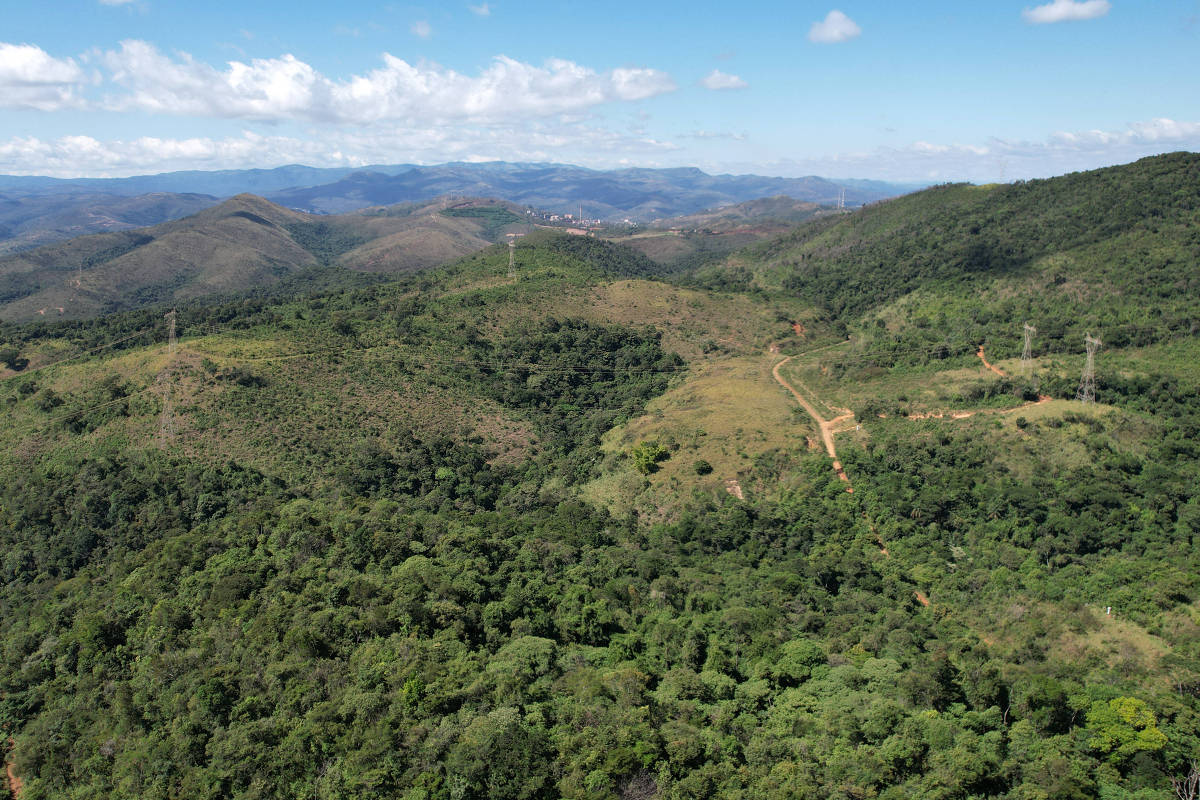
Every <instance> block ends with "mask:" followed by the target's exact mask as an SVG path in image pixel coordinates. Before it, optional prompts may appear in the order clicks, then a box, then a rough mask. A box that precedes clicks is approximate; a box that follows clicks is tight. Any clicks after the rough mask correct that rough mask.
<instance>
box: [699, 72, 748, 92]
mask: <svg viewBox="0 0 1200 800" xmlns="http://www.w3.org/2000/svg"><path fill="white" fill-rule="evenodd" d="M700 85H701V86H703V87H704V88H705V89H714V90H715V89H745V88H746V87H747V86H749V84H748V83H746V82H745V81H744V80H742V79H741V78H739V77H738V76H737V75H729V74H727V73H724V72H721V70H719V69H714V70H713V71H712V72H710V73H708V74H707V75H705V76H704V79H703V80H701V81H700Z"/></svg>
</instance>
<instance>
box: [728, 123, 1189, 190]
mask: <svg viewBox="0 0 1200 800" xmlns="http://www.w3.org/2000/svg"><path fill="white" fill-rule="evenodd" d="M1175 150H1190V151H1196V150H1200V122H1183V121H1177V120H1172V119H1153V120H1149V121H1145V122H1137V123H1133V124H1130V125H1129V126H1128V127H1127V128H1126V129H1125V130H1123V131H1102V130H1091V131H1058V132H1055V133H1052V134H1050V135H1049V136H1047V137H1046V139H1045V140H1043V141H1040V142H1038V141H1033V142H1030V141H1020V140H1011V139H1001V138H993V139H990V140H989V141H987V142H986V143H983V144H979V143H951V144H946V143H935V142H913V143H912V144H909V145H907V146H903V147H894V148H892V147H888V148H878V149H875V150H871V151H867V152H858V153H840V154H836V155H831V156H826V157H819V158H810V159H802V160H789V161H785V162H776V163H774V164H755V165H749V164H739V165H728V164H727V165H724V168H725V169H738V170H742V171H746V170H751V171H755V170H757V171H759V172H763V171H766V172H770V173H773V174H785V175H789V176H800V175H824V176H834V177H863V178H876V179H880V180H892V181H904V182H919V181H925V182H930V183H937V182H943V181H962V180H969V181H976V182H988V181H996V180H1015V179H1018V178H1045V177H1050V176H1052V175H1062V174H1065V173H1068V172H1074V171H1078V170H1087V169H1096V168H1099V167H1104V166H1109V165H1112V164H1123V163H1127V162H1130V161H1136V160H1137V159H1139V158H1144V157H1146V156H1152V155H1157V154H1160V153H1168V152H1172V151H1175Z"/></svg>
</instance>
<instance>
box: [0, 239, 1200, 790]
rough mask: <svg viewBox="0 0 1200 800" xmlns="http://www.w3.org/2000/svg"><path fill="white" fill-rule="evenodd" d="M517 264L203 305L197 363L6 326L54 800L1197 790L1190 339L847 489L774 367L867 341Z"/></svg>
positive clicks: (41, 715)
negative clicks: (93, 799) (1120, 381)
mask: <svg viewBox="0 0 1200 800" xmlns="http://www.w3.org/2000/svg"><path fill="white" fill-rule="evenodd" d="M508 255H509V254H508V248H506V247H504V246H497V247H493V248H489V249H487V250H484V251H482V252H480V253H477V254H474V255H472V256H469V257H467V258H465V259H463V260H461V261H460V262H458V263H456V264H455V265H452V266H449V267H445V268H442V269H438V270H433V271H430V272H425V273H420V274H417V275H412V276H407V277H405V278H403V279H401V280H399V281H396V282H392V283H387V284H380V285H377V286H372V287H369V288H365V289H359V290H355V291H342V292H333V293H327V294H323V295H318V296H312V297H308V298H289V299H288V300H287V301H282V300H269V299H256V300H247V301H245V302H238V303H229V304H226V305H222V306H214V307H211V308H208V309H201V308H192V309H188V310H186V311H185V312H183V313H182V314H181V317H182V319H181V323H180V330H181V341H180V348H179V352H178V354H177V355H176V356H175V358H174V359H171V358H170V357H169V356H168V354H167V353H166V351H165V348H164V346H163V343H162V340H163V330H162V328H161V327H158V328H157V329H155V331H153V332H152V333H145V332H143V333H142V334H141V335H142V337H143V338H137V337H135V338H130V339H126V337H127V336H129V335H130V334H131V333H137V332H139V331H142V330H143V327H144V324H145V323H147V322H150V321H151V317H150V313H149V312H146V311H142V312H130V313H128V314H124V315H117V316H113V317H109V318H105V319H99V320H91V321H88V322H86V323H65V322H64V323H60V324H59V325H58V326H50V325H46V324H43V325H41V326H38V327H37V328H12V327H8V328H6V329H4V331H3V333H4V338H5V340H6V341H7V342H9V343H10V344H11V345H13V346H12V347H11V348H6V352H5V353H4V356H5V359H6V360H7V361H8V362H10V363H11V362H12V361H13V360H17V361H20V360H25V359H27V360H28V364H27V365H25V366H24V370H23V372H21V373H20V374H13V373H5V374H4V380H3V383H2V384H0V397H2V398H3V399H4V402H3V403H2V404H0V414H3V415H4V419H3V421H4V423H5V424H4V425H3V427H2V428H0V430H2V431H3V433H2V434H0V447H2V448H3V453H4V457H3V458H0V536H3V540H2V542H0V546H2V547H3V552H4V559H3V562H2V564H0V568H2V569H3V572H2V573H0V648H2V651H3V658H4V663H6V664H10V665H15V666H14V668H11V669H8V670H4V671H0V724H4V725H7V726H8V727H7V730H8V731H10V732H11V734H12V735H13V737H14V741H15V743H16V744H15V750H14V753H13V757H14V763H15V769H16V771H17V774H19V775H21V776H22V778H23V779H24V781H25V788H24V795H23V797H25V798H26V800H28V798H44V797H70V796H72V794H75V795H78V796H88V795H96V796H118V795H127V796H135V797H151V798H153V797H164V798H165V797H186V798H191V797H214V798H215V797H251V796H254V797H298V796H299V797H304V796H317V797H320V796H349V797H364V798H385V797H397V796H400V797H403V796H406V795H407V796H414V797H416V796H422V795H424V796H427V797H459V796H461V797H489V798H554V797H572V798H575V797H578V798H584V797H587V798H594V797H601V798H630V797H643V798H649V797H729V798H734V797H737V798H747V797H750V798H774V797H781V798H782V797H789V798H790V797H813V798H825V797H834V796H845V797H870V796H877V797H885V798H907V797H925V796H942V797H996V798H1000V797H1038V796H1057V797H1097V796H1109V797H1120V796H1135V797H1138V796H1140V797H1153V796H1166V793H1168V792H1169V791H1170V783H1169V780H1170V778H1171V777H1177V776H1180V775H1183V774H1186V772H1187V760H1188V759H1189V758H1191V757H1193V756H1194V754H1195V753H1196V752H1197V747H1198V746H1200V741H1198V740H1197V730H1198V726H1197V725H1196V720H1197V713H1198V708H1197V694H1198V693H1197V689H1196V687H1197V686H1200V631H1198V628H1197V625H1196V622H1195V608H1196V606H1195V604H1196V601H1197V597H1198V595H1200V587H1198V586H1197V579H1196V576H1197V575H1198V574H1200V564H1198V563H1197V556H1196V552H1195V548H1194V547H1193V541H1194V538H1195V536H1196V535H1197V534H1200V500H1198V499H1197V491H1198V489H1197V487H1200V470H1198V469H1197V463H1198V461H1200V453H1198V452H1197V450H1196V447H1195V441H1196V440H1197V436H1196V433H1197V428H1198V425H1200V391H1197V389H1198V388H1200V386H1198V384H1200V380H1198V379H1197V376H1195V374H1194V372H1193V373H1190V374H1189V373H1188V372H1187V371H1186V365H1187V364H1189V363H1194V361H1192V360H1191V359H1190V358H1189V356H1193V355H1195V350H1196V348H1195V343H1194V341H1193V340H1191V339H1187V340H1183V339H1180V340H1175V341H1172V342H1170V343H1169V344H1165V345H1157V346H1155V347H1152V348H1144V349H1143V350H1141V351H1139V352H1138V353H1132V352H1131V353H1125V354H1123V355H1126V356H1128V358H1127V360H1126V361H1125V363H1124V366H1123V368H1122V369H1123V370H1125V371H1127V372H1128V375H1127V378H1126V380H1128V382H1129V384H1128V385H1129V387H1130V389H1129V391H1125V392H1123V393H1117V392H1111V393H1110V394H1109V395H1107V396H1106V398H1105V405H1104V406H1102V407H1099V408H1090V409H1088V408H1082V407H1078V406H1069V405H1065V404H1060V403H1057V402H1056V403H1051V404H1046V405H1043V406H1039V407H1038V414H1039V416H1034V415H1033V414H1032V413H1031V415H1030V417H1029V418H1028V419H1022V418H1018V417H1015V416H1011V415H1010V416H1007V417H1001V416H999V415H996V416H993V417H988V418H984V417H982V416H977V417H972V418H969V419H966V420H961V421H953V420H938V419H925V420H915V419H914V420H908V419H903V418H897V416H896V415H895V414H894V413H889V414H888V416H887V417H886V418H884V419H880V418H878V417H875V416H872V417H871V419H864V420H863V423H864V428H867V430H866V431H856V432H855V434H854V435H855V436H856V437H861V438H857V439H856V441H855V442H853V443H847V445H848V446H839V454H840V455H841V456H842V458H843V460H844V462H845V463H846V465H847V470H848V471H849V472H850V473H851V476H852V479H853V481H854V488H855V492H854V493H853V494H848V493H846V492H845V490H844V486H843V485H842V484H841V482H840V481H839V480H838V479H837V478H836V477H835V476H834V475H833V473H832V471H831V470H830V469H829V463H828V459H827V458H826V457H825V455H824V453H823V452H821V451H811V450H809V448H808V447H807V445H806V443H805V436H806V434H811V433H813V431H812V428H811V426H809V425H808V424H807V422H806V417H804V416H803V415H789V412H788V411H787V409H788V408H789V403H790V399H789V396H788V395H786V394H785V393H784V392H783V390H782V389H781V388H780V387H779V386H778V385H777V384H776V383H775V382H774V380H773V379H772V378H771V375H770V367H771V366H772V365H773V364H774V363H775V361H776V360H777V359H778V358H780V357H781V356H780V355H779V354H776V353H773V352H771V351H772V349H782V350H784V351H785V352H792V351H804V352H805V353H807V354H808V355H807V356H802V357H800V358H798V359H796V360H794V361H793V362H790V363H789V366H791V364H792V363H796V362H797V361H800V362H803V363H804V364H808V363H809V362H813V364H814V369H815V371H816V372H817V374H823V373H822V372H821V370H820V368H819V366H820V362H821V360H822V359H824V358H825V357H826V354H830V353H832V354H836V353H838V352H839V348H846V347H848V346H851V345H852V344H853V343H850V344H846V343H835V342H836V340H838V339H840V337H834V336H830V334H829V330H830V328H836V327H837V326H838V324H839V323H840V322H841V320H838V319H827V320H826V321H825V322H824V323H822V322H821V321H820V320H819V319H818V315H820V314H826V315H827V314H828V312H827V311H817V312H807V313H806V312H805V311H804V309H803V308H802V306H801V305H800V303H798V301H797V300H796V299H795V298H794V297H789V296H788V293H786V292H782V291H781V292H778V293H772V292H770V291H767V290H763V289H758V290H753V291H732V292H727V291H715V290H709V289H698V288H686V287H681V286H678V285H671V284H666V283H660V282H656V281H653V280H647V279H646V277H645V276H646V274H647V273H652V272H653V270H654V269H655V268H656V267H655V265H654V264H652V263H650V262H649V261H648V260H646V259H645V258H644V257H642V256H640V255H639V254H637V253H636V252H632V251H629V250H626V249H621V248H617V247H614V246H613V245H611V244H608V243H605V242H600V241H596V240H592V239H587V238H582V237H564V236H555V235H550V234H546V233H538V234H534V235H531V236H528V237H525V238H524V239H523V240H522V241H521V243H520V245H519V246H518V247H517V248H516V259H515V260H516V273H517V274H516V277H515V279H510V278H509V277H508V275H507V272H508ZM947 288H948V286H947ZM851 323H852V324H853V323H854V320H851ZM151 336H153V337H154V338H153V339H150V338H148V337H151ZM122 340H124V341H122ZM151 341H153V342H154V344H153V345H151V344H150V342H151ZM109 344H111V345H112V347H110V348H108V349H105V350H103V351H100V352H98V353H95V354H92V355H90V356H85V357H81V358H79V359H78V360H76V361H67V362H63V363H60V364H58V365H57V366H55V365H52V363H51V362H53V361H55V360H57V359H59V358H63V357H66V356H70V355H72V354H74V353H78V352H80V351H88V350H92V349H94V348H96V347H100V346H103V345H109ZM831 345H832V346H831ZM817 348H825V349H820V350H818V349H817ZM810 349H811V351H812V352H809V351H810ZM12 350H16V351H17V352H16V353H15V354H14V353H13V352H11V351H12ZM673 353H678V354H680V355H682V356H683V358H682V359H681V358H679V357H676V356H675V355H673ZM806 359H807V360H806ZM989 359H993V360H995V357H994V356H992V355H989ZM1001 365H1002V366H1003V367H1007V366H1008V364H1007V361H1002V362H1001ZM889 366H900V367H902V368H911V369H914V370H915V369H916V368H917V367H922V368H923V367H924V365H912V364H908V363H907V362H901V363H898V362H897V361H896V359H895V358H893V359H892V361H891V362H889ZM1041 369H1042V371H1043V372H1044V373H1045V381H1044V383H1046V384H1054V383H1055V382H1057V383H1059V384H1061V383H1062V382H1063V380H1064V379H1065V376H1066V374H1067V373H1066V372H1065V368H1062V367H1056V366H1054V365H1053V364H1051V363H1045V364H1043V365H1041ZM901 371H902V370H901ZM1071 371H1072V372H1073V371H1074V368H1073V367H1072V370H1071ZM1147 371H1157V372H1159V373H1161V374H1162V375H1164V376H1167V377H1169V378H1171V379H1172V380H1174V381H1175V384H1174V385H1173V386H1170V387H1166V386H1163V385H1162V384H1161V383H1158V382H1150V383H1147V387H1146V390H1145V391H1140V390H1139V389H1138V388H1137V387H1138V386H1140V385H1141V382H1142V381H1149V378H1148V377H1147ZM830 373H831V374H830V375H829V376H827V379H828V380H830V381H831V382H833V383H834V384H835V385H840V382H839V381H837V378H836V377H835V376H833V375H832V370H830ZM980 373H981V376H982V377H980V378H979V379H980V380H986V381H987V382H988V383H987V384H986V388H987V390H988V391H990V392H992V393H993V394H1001V393H1005V392H1012V391H1013V387H1012V386H1003V385H1000V383H999V382H1000V381H1001V379H1000V378H998V377H997V376H996V375H995V374H994V373H991V372H986V371H983V370H980ZM159 375H170V376H171V380H172V387H173V388H172V394H171V397H172V399H173V401H174V407H175V410H176V411H175V415H174V417H173V418H172V419H173V427H174V439H173V440H172V441H171V442H170V443H168V442H163V444H162V445H161V446H157V445H156V444H155V439H156V436H157V434H158V431H159V429H160V424H161V423H160V420H161V417H160V411H161V409H162V407H163V404H162V402H161V398H162V397H163V394H162V390H161V387H160V386H158V385H157V383H156V381H157V377H158V376H159ZM917 377H918V378H922V377H923V378H924V379H925V381H926V382H932V381H935V380H940V379H941V378H942V377H945V376H940V375H937V374H930V373H926V374H923V375H922V374H918V375H917ZM969 380H971V379H965V380H964V379H961V378H960V381H961V382H962V383H963V389H962V391H967V386H966V384H967V383H968V382H969ZM764 387H765V388H764ZM809 388H811V387H809ZM956 391H957V389H956ZM1056 391H1057V390H1056ZM763 393H765V397H764V396H763ZM985 394H987V392H980V393H978V394H975V393H971V396H970V397H969V398H963V399H967V400H969V401H970V402H973V403H981V404H986V403H988V402H991V399H990V398H989V397H985V396H984V395H985ZM773 399H774V400H775V401H777V402H773ZM895 400H896V402H903V401H901V400H900V399H899V397H897V398H895ZM789 416H791V419H790V420H789ZM789 423H790V425H789ZM953 425H959V426H960V427H953ZM726 470H736V472H734V473H732V474H730V473H729V472H726ZM730 478H736V479H737V480H738V481H739V484H740V486H742V487H743V488H744V490H745V491H744V492H743V494H744V496H745V500H737V499H735V498H734V496H733V495H731V494H730V493H728V492H727V491H726V490H725V488H724V485H723V484H724V483H725V481H726V480H727V479H730ZM626 491H628V492H630V493H631V494H635V495H637V497H636V498H634V500H636V501H637V502H628V503H624V504H623V503H622V497H621V496H620V495H622V493H624V492H626ZM585 498H590V500H585ZM652 500H653V501H656V502H657V503H658V506H659V507H657V508H656V507H652V506H651V505H650V501H652ZM881 544H882V545H885V546H886V552H885V551H884V549H881ZM917 592H920V595H919V597H921V598H925V599H926V600H928V601H929V603H930V604H929V605H928V606H925V605H923V603H922V602H921V601H920V600H919V599H918V594H917ZM1106 605H1112V606H1113V607H1114V608H1115V610H1116V615H1115V616H1114V617H1108V616H1106V615H1105V614H1104V612H1103V610H1102V607H1103V606H1106Z"/></svg>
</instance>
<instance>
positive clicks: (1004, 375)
mask: <svg viewBox="0 0 1200 800" xmlns="http://www.w3.org/2000/svg"><path fill="white" fill-rule="evenodd" d="M975 355H977V356H979V360H980V361H982V362H983V366H984V367H986V368H987V369H990V370H991V371H992V372H994V373H996V374H997V375H999V376H1000V377H1001V378H1007V377H1008V373H1007V372H1005V371H1004V370H1002V369H1000V368H999V367H997V366H995V365H994V364H989V363H988V360H987V359H986V358H984V357H983V345H979V352H977V353H976V354H975Z"/></svg>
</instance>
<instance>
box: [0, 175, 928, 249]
mask: <svg viewBox="0 0 1200 800" xmlns="http://www.w3.org/2000/svg"><path fill="white" fill-rule="evenodd" d="M915 188H917V187H915V186H907V185H900V184H891V183H884V182H881V181H862V180H853V181H834V180H829V179H826V178H817V177H806V178H772V177H764V176H761V175H709V174H707V173H705V172H702V171H701V170H699V169H694V168H679V169H640V168H638V169H621V170H593V169H585V168H583V167H576V166H570V165H564V164H512V163H507V162H492V163H484V164H462V163H459V164H442V165H438V166H414V165H411V164H398V165H391V166H372V167H367V168H363V169H351V168H346V167H338V168H328V169H322V168H316V167H305V166H298V165H293V166H286V167H277V168H275V169H266V170H264V169H249V170H223V171H216V172H197V171H190V172H169V173H163V174H161V175H143V176H137V177H131V178H78V179H62V178H46V177H29V176H13V175H0V252H3V251H8V252H13V251H15V250H19V249H24V248H27V247H31V246H37V245H39V244H47V243H49V242H51V241H60V240H62V239H65V238H69V237H70V236H76V235H80V234H85V233H101V232H105V231H112V230H120V229H124V228H130V227H137V226H139V225H151V224H157V223H159V222H165V221H167V220H170V219H177V218H179V217H182V216H186V215H188V214H191V213H194V212H195V211H197V210H199V209H200V208H203V207H205V204H207V205H214V204H216V203H217V202H218V201H219V199H221V198H228V197H232V196H234V195H237V194H243V193H252V194H257V195H261V196H264V197H266V198H268V199H270V200H272V201H273V202H276V203H278V204H280V205H283V206H286V207H288V208H293V209H297V210H300V211H307V212H311V213H317V214H338V213H345V212H348V211H355V210H357V209H360V208H366V207H369V206H384V205H393V204H395V203H421V202H428V201H430V200H433V199H434V198H437V197H442V196H458V197H500V198H503V199H505V200H507V201H510V202H513V203H518V204H521V205H525V206H531V207H533V208H535V209H537V210H539V211H544V212H548V213H554V214H568V213H569V214H576V215H577V214H578V213H579V212H580V207H581V206H582V211H583V215H584V216H585V217H587V218H589V219H600V220H605V221H618V222H619V221H621V220H624V219H629V220H632V221H635V222H649V221H651V220H654V219H660V218H665V217H677V216H682V215H685V214H694V213H696V212H699V211H706V210H712V209H718V208H721V207H724V206H729V205H733V204H736V203H741V202H745V201H747V200H755V199H758V198H763V197H771V196H776V195H786V196H788V197H791V198H793V199H795V200H798V201H801V202H808V203H819V204H831V203H835V202H837V201H838V200H839V198H841V197H842V195H843V191H844V192H845V195H844V197H845V202H846V204H847V205H850V206H857V205H860V204H862V203H869V202H874V201H876V200H882V199H884V198H887V197H894V196H896V195H899V194H904V193H907V192H908V191H911V190H913V189H915ZM147 194H153V195H154V196H155V198H157V199H156V200H142V201H139V202H137V203H134V204H133V207H134V208H139V209H140V211H139V212H137V213H134V212H132V211H130V210H129V209H130V208H131V207H130V206H129V205H128V204H127V200H126V199H128V198H134V197H140V196H142V195H147ZM178 195H186V198H183V197H178ZM205 196H207V197H205ZM6 242H7V244H5V243H6Z"/></svg>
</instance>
